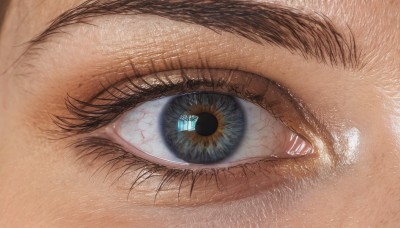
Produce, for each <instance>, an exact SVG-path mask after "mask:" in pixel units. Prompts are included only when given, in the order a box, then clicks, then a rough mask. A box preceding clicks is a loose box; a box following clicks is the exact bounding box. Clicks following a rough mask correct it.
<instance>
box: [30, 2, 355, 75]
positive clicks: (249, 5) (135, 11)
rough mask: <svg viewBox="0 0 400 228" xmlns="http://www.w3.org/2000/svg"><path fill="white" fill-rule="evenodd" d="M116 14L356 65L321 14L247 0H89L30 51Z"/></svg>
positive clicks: (350, 48) (349, 36)
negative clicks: (196, 28) (176, 23)
mask: <svg viewBox="0 0 400 228" xmlns="http://www.w3.org/2000/svg"><path fill="white" fill-rule="evenodd" d="M117 14H122V15H143V14H146V15H156V16H160V17H163V18H167V19H170V20H174V21H179V22H185V23H190V24H198V25H201V26H204V27H206V28H209V29H211V30H213V31H215V32H217V33H221V32H229V33H232V34H235V35H238V36H241V37H244V38H247V39H248V40H251V41H253V42H256V43H259V44H264V43H267V44H270V45H276V46H279V47H283V48H286V49H288V50H289V51H291V52H292V53H293V52H295V53H298V54H300V55H302V56H303V57H304V58H305V59H308V58H310V57H312V58H315V59H317V60H318V61H320V62H322V63H326V64H328V63H330V64H331V65H337V66H342V67H344V68H357V67H358V66H359V65H360V59H359V53H358V50H357V46H356V42H355V39H354V36H353V33H352V32H351V30H350V28H349V27H348V32H347V33H346V34H343V33H340V32H339V31H338V30H337V28H336V27H335V26H334V24H333V23H332V22H331V20H330V19H329V18H328V17H326V16H324V15H323V14H317V13H306V12H303V11H300V10H297V9H294V8H290V7H286V6H285V7H284V6H281V5H277V4H274V3H260V2H256V1H252V0H250V1H245V0H89V1H86V2H84V3H82V4H80V5H78V6H76V7H74V8H72V9H70V10H68V11H66V12H64V13H63V14H61V15H60V16H59V17H57V18H56V19H55V20H54V21H53V22H52V23H51V24H50V26H49V27H48V28H47V29H45V30H44V32H43V33H41V34H40V35H39V36H37V37H36V38H34V39H33V40H31V41H30V47H32V46H35V45H37V44H40V43H43V42H45V41H46V40H47V39H48V38H49V37H51V36H53V35H55V34H57V33H60V32H61V29H62V28H64V27H66V26H69V25H73V24H80V23H83V24H90V21H89V20H90V19H92V18H95V17H99V16H106V15H117Z"/></svg>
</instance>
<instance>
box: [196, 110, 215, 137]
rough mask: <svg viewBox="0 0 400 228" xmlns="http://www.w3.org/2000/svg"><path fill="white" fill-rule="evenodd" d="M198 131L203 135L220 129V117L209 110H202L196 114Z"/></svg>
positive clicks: (208, 134)
mask: <svg viewBox="0 0 400 228" xmlns="http://www.w3.org/2000/svg"><path fill="white" fill-rule="evenodd" d="M196 116H197V117H198V119H197V122H196V128H195V129H196V133H197V134H199V135H201V136H210V135H212V134H214V133H215V132H216V131H217V129H218V119H217V118H216V117H215V116H214V115H212V114H211V113H208V112H201V113H199V114H197V115H196Z"/></svg>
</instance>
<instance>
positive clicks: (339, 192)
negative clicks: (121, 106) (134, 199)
mask: <svg viewBox="0 0 400 228" xmlns="http://www.w3.org/2000/svg"><path fill="white" fill-rule="evenodd" d="M258 1H259V2H264V1H263V0H258ZM81 2H82V1H76V0H66V1H52V0H13V1H12V2H11V4H10V6H9V10H8V13H7V15H6V19H5V24H4V26H3V29H2V31H1V33H0V116H1V112H5V109H6V108H5V105H3V104H5V103H6V102H5V100H6V99H7V91H9V90H10V88H9V87H7V88H6V85H8V84H9V81H10V78H12V76H13V75H12V73H13V72H14V71H13V69H12V66H13V63H14V62H15V61H16V60H17V59H18V57H19V56H20V55H21V54H22V53H23V51H24V50H25V49H24V48H25V46H24V45H21V44H24V43H26V42H27V41H29V40H30V39H31V38H33V37H35V36H36V35H38V34H39V33H40V32H42V31H43V30H44V29H45V28H46V26H47V25H48V24H49V22H50V21H51V20H52V19H54V18H55V17H56V16H58V15H59V14H60V13H62V12H63V11H65V10H66V9H69V8H71V7H73V6H76V5H78V4H79V3H81ZM265 2H266V1H265ZM273 2H277V3H281V4H283V5H288V6H291V7H294V8H299V9H302V10H304V11H309V12H314V11H315V12H321V13H323V14H325V15H326V16H328V17H329V18H331V19H332V21H333V22H334V23H335V25H337V26H338V27H339V28H346V27H347V26H349V27H350V28H351V30H352V32H353V33H354V36H355V39H356V42H357V44H358V45H359V49H360V50H362V53H361V54H362V57H361V58H362V61H364V63H366V64H365V67H363V68H362V70H361V71H360V72H356V73H355V74H356V75H358V76H359V77H360V78H361V79H362V80H363V83H366V84H371V85H374V86H375V88H376V90H377V91H379V94H380V96H381V97H378V98H374V99H378V100H381V103H382V108H379V109H377V108H376V107H374V106H371V107H370V106H369V103H368V102H367V100H368V99H365V100H364V101H365V103H362V104H357V105H360V106H366V108H365V109H366V110H369V112H371V113H374V114H375V115H376V116H379V118H377V119H380V120H382V122H381V123H379V124H378V125H382V127H381V128H379V129H378V130H377V132H373V130H371V128H370V129H369V130H370V132H368V134H369V135H371V137H372V138H370V140H372V142H371V145H375V147H374V148H375V149H369V148H363V149H364V150H365V151H368V153H370V156H368V159H370V160H371V161H370V163H364V164H368V167H361V168H359V169H357V170H358V171H357V172H358V173H357V175H353V176H351V175H350V176H347V177H345V178H344V179H345V180H343V181H342V182H340V183H338V184H337V185H336V186H334V187H332V186H330V185H329V184H327V185H326V186H325V187H321V188H319V189H318V192H313V193H312V194H311V193H310V194H305V195H304V197H303V198H302V199H301V203H299V205H298V206H297V207H298V208H294V209H293V211H296V210H297V212H296V213H294V212H293V213H292V212H291V213H288V214H285V215H282V216H283V217H284V219H281V218H277V219H275V220H276V224H275V225H277V226H279V225H288V226H291V225H292V226H293V225H298V224H299V223H300V224H302V225H303V226H306V227H308V226H326V225H327V224H328V226H329V225H330V226H333V227H342V226H345V227H348V226H352V225H354V226H357V227H358V226H360V227H363V226H364V227H365V226H367V225H371V224H373V225H372V226H376V227H381V226H388V227H394V226H396V225H398V223H399V222H400V213H399V211H400V206H398V205H400V197H399V196H400V181H399V180H400V171H399V170H400V166H399V164H400V45H399V41H400V13H399V9H400V1H399V0H392V1H381V0H353V1H346V0H339V1H330V0H321V1H318V0H312V1H305V0H298V1H296V0H287V1H283V0H282V1H278V0H277V1H273ZM10 67H11V68H10ZM4 69H11V70H9V71H5V70H4ZM368 95H369V94H368V91H365V94H363V96H365V97H367V98H368ZM1 105H2V106H1ZM0 121H1V120H0ZM350 121H351V120H350ZM368 121H369V120H364V122H368ZM0 123H1V122H0ZM364 124H366V125H368V123H364ZM7 130H10V129H5V128H3V129H0V136H5V135H6V134H7V133H6V131H7ZM1 143H2V141H1V139H0V180H1V178H2V177H3V176H6V173H7V170H5V169H3V170H2V166H1V164H2V161H6V160H7V157H6V156H4V155H2V148H1V146H2V144H1ZM3 143H4V142H3ZM376 148H379V150H378V149H376ZM3 164H4V163H3ZM360 170H361V171H360ZM350 173H351V171H350ZM2 175H3V176H2ZM377 186H383V187H377ZM1 192H2V189H1V186H0V193H1ZM0 201H1V196H0ZM28 201H29V199H28ZM33 201H34V200H33ZM71 204H73V202H72V203H71ZM41 206H42V207H46V204H45V203H43V205H41ZM2 207H3V208H2ZM22 207H24V205H23V203H20V205H12V206H9V207H8V208H6V206H4V205H2V204H1V202H0V214H2V211H3V210H4V211H5V210H8V211H13V212H12V213H11V214H10V213H8V216H10V217H12V216H14V217H20V218H21V221H20V222H21V223H22V224H28V223H29V222H30V221H29V219H28V218H29V217H32V218H34V217H36V218H41V217H43V216H44V217H45V216H46V215H36V214H35V212H34V211H31V212H30V214H25V215H20V214H19V213H18V211H19V209H20V208H22ZM249 207H250V206H249ZM4 208H6V209H4ZM66 208H68V207H65V208H63V210H67V209H66ZM71 208H74V207H71ZM65 213H66V214H67V213H68V212H65ZM73 213H77V212H73ZM98 214H101V215H104V213H103V214H102V212H94V213H93V214H92V215H91V216H93V218H91V219H92V220H89V219H88V221H93V220H95V219H98V218H97V217H96V215H98ZM160 216H161V217H162V216H163V215H160ZM0 217H1V216H0ZM149 217H150V216H149ZM75 218H80V217H79V215H76V216H75ZM24 219H25V220H24ZM57 219H59V220H62V218H52V220H53V221H55V220H57ZM81 219H83V218H81ZM100 219H101V218H100ZM137 219H138V220H142V222H143V223H142V225H143V224H146V223H147V222H149V221H148V220H146V218H137ZM254 219H258V221H260V222H262V221H264V220H266V221H267V220H268V221H269V222H271V218H268V215H265V217H264V218H254ZM10 220H12V219H10ZM111 220H112V219H110V218H107V217H106V218H103V220H101V222H98V223H96V224H102V225H104V224H107V226H113V224H112V223H111V224H108V222H110V221H111ZM272 220H274V219H272ZM43 221H45V219H43ZM43 221H42V222H43ZM282 221H283V222H282ZM328 221H329V222H328ZM2 222H3V221H2V219H1V218H0V225H1V224H2ZM113 222H115V223H114V224H116V223H118V224H119V225H121V226H122V225H125V226H128V225H131V224H130V223H124V221H122V220H121V221H113ZM153 222H154V221H153ZM271 223H272V222H271ZM13 224H14V225H16V226H18V223H13ZM38 224H40V223H38ZM156 224H157V221H155V223H154V225H156ZM181 224H183V222H182V223H181ZM19 225H20V224H19ZM41 225H43V226H46V224H45V222H43V223H42V224H41ZM64 225H65V226H66V227H68V226H76V225H78V226H79V225H82V224H79V223H78V224H73V223H66V224H64ZM158 225H159V224H158ZM107 226H106V227H107Z"/></svg>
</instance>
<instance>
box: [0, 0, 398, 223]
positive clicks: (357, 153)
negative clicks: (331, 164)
mask: <svg viewBox="0 0 400 228" xmlns="http://www.w3.org/2000/svg"><path fill="white" fill-rule="evenodd" d="M80 2H81V1H76V0H69V1H62V2H58V1H41V0H29V1H28V0H20V1H16V0H13V1H12V2H11V5H10V8H9V10H8V14H7V15H6V19H5V24H4V26H3V28H2V31H1V36H0V66H1V67H0V69H1V75H0V114H1V118H0V126H1V127H0V180H1V185H0V214H1V216H0V227H153V226H154V227H168V226H175V227H176V226H178V227H179V226H195V227H197V226H199V227H202V226H204V227H213V226H221V225H223V226H225V227H243V226H255V227H256V226H262V227H267V226H271V227H274V226H276V227H282V226H287V227H292V226H304V227H310V226H312V227H366V226H371V227H396V226H397V225H398V224H399V222H400V182H399V180H400V169H399V164H400V46H399V44H398V41H399V40H400V14H399V13H398V9H399V8H400V1H397V0H393V1H384V2H383V1H375V0H367V1H362V0H359V1H358V0H355V1H344V0H343V1H335V2H332V1H307V2H305V1H276V2H278V3H279V4H282V5H288V6H291V7H295V8H300V9H303V10H305V11H307V12H309V11H310V12H311V11H317V12H322V13H323V14H325V15H327V16H328V17H329V18H331V19H332V21H333V22H334V24H335V25H336V26H337V27H338V28H341V29H344V28H346V25H349V27H350V28H351V30H352V32H353V34H354V37H355V39H356V42H357V44H358V47H359V49H360V50H362V61H363V62H364V63H366V64H365V66H364V67H362V68H361V69H357V70H349V69H343V68H340V67H332V66H328V65H325V64H322V63H319V62H318V61H316V60H314V59H309V60H304V59H303V58H302V57H301V56H300V55H297V54H293V53H290V52H289V51H286V50H284V49H281V48H277V47H272V46H269V45H265V46H259V45H257V44H255V43H252V42H250V41H248V40H245V39H243V38H239V37H236V36H233V35H231V34H225V33H223V34H222V35H219V34H216V33H213V32H212V31H210V30H207V29H205V28H203V27H200V26H197V25H187V24H183V23H179V22H174V21H169V20H166V19H161V18H157V17H153V16H108V17H104V18H96V19H95V20H94V21H93V22H94V23H95V24H96V25H97V27H93V26H88V25H86V26H84V25H79V26H71V27H68V28H66V30H65V31H66V32H67V33H69V34H71V35H69V36H65V37H62V38H56V39H54V40H51V42H50V43H49V44H48V45H46V46H45V47H44V48H43V49H42V50H39V52H38V53H39V54H38V55H28V56H27V57H26V59H24V61H23V62H24V63H25V64H16V65H13V62H15V61H16V60H17V59H18V57H19V56H20V55H21V54H22V53H23V51H24V50H25V48H26V47H25V46H24V45H20V44H23V43H24V42H27V41H28V40H29V39H30V38H32V37H34V36H35V35H37V34H38V33H39V32H41V31H43V29H44V28H45V27H46V25H47V24H48V22H49V21H50V20H52V19H53V18H55V17H56V16H58V15H59V14H60V13H62V12H63V11H65V10H66V9H68V8H71V7H73V6H76V5H77V4H79V3H80ZM261 2H262V1H261ZM132 22H135V23H132ZM115 34H118V35H115ZM199 34H200V35H199ZM238 43H240V44H241V45H237V44H238ZM161 51H162V53H164V54H163V56H161V55H160V54H159V53H160V52H161ZM266 53H267V54H266ZM199 56H201V57H202V58H204V59H207V60H209V61H208V62H209V65H210V67H215V68H217V67H218V68H226V69H229V68H235V69H240V70H243V71H248V72H251V73H256V74H259V75H263V76H266V75H268V77H269V78H270V79H271V80H274V81H277V82H280V83H282V84H285V85H286V86H287V87H288V88H289V89H290V90H291V91H293V92H294V93H295V94H296V96H298V97H299V98H300V99H301V100H302V101H304V103H306V105H307V107H308V108H309V109H310V110H312V112H313V113H315V115H316V117H317V118H319V119H320V120H322V121H321V122H323V123H324V124H325V125H326V126H327V130H328V131H329V132H331V134H332V135H333V136H334V138H335V141H334V147H335V151H336V152H337V153H340V154H341V155H342V156H343V157H344V162H343V163H344V164H342V165H341V167H340V168H337V169H329V170H328V171H327V172H325V173H324V175H320V176H319V177H318V178H316V179H315V180H314V179H312V180H310V181H307V182H306V183H305V185H304V186H302V187H301V188H298V190H297V189H296V188H294V190H293V191H298V192H296V194H292V195H291V197H288V198H287V199H280V197H279V192H278V193H277V192H275V193H274V192H272V193H271V192H263V191H261V192H258V193H257V194H253V195H251V196H248V197H245V198H243V197H239V196H238V197H236V198H235V197H234V199H233V200H232V199H230V200H226V201H224V200H222V201H221V202H218V203H212V202H210V203H205V204H203V205H201V206H193V205H183V206H181V207H173V208H168V207H161V206H157V205H153V206H152V205H150V206H149V205H141V204H142V203H141V202H142V201H141V200H144V201H145V200H146V199H142V198H141V196H138V198H139V199H136V200H135V199H130V200H127V197H126V191H123V190H122V189H120V188H119V187H118V186H120V185H118V184H117V185H110V183H111V182H112V178H109V179H106V180H105V179H104V177H105V176H104V175H105V174H104V173H102V172H105V171H100V172H99V173H96V174H95V175H93V171H94V170H96V168H97V166H96V164H93V163H85V162H76V154H74V153H73V151H72V149H70V148H66V147H65V145H66V144H67V143H68V140H51V139H49V138H51V137H50V136H51V135H49V134H50V133H48V132H44V131H42V129H48V128H50V129H51V128H52V127H54V124H53V123H52V121H51V118H50V115H51V114H57V113H63V112H65V106H64V99H65V96H66V94H67V93H73V94H77V95H78V96H82V97H84V96H87V93H88V94H90V93H94V92H95V91H96V90H95V89H96V87H95V86H90V85H94V84H95V85H98V82H99V78H101V77H103V79H104V78H107V77H109V79H110V80H111V81H115V80H116V78H115V77H113V76H111V74H112V73H108V74H106V75H104V74H103V73H104V71H105V69H109V68H110V69H111V70H109V72H113V74H115V72H119V71H120V69H122V68H124V66H126V65H127V63H126V62H127V61H128V60H129V61H134V62H141V61H145V60H146V59H149V58H152V59H155V60H157V59H162V58H176V57H179V58H181V59H184V61H183V62H184V64H185V65H186V66H187V67H189V66H195V65H196V59H198V57H199ZM211 60H212V61H211ZM4 69H8V70H6V71H4ZM99 74H102V76H96V75H99ZM294 75H295V77H294ZM97 89H98V88H97ZM91 166H95V167H91ZM124 181H127V180H122V182H124ZM110 186H111V187H110ZM143 198H144V197H143ZM200 200H203V201H204V199H200Z"/></svg>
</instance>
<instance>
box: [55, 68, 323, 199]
mask: <svg viewBox="0 0 400 228" xmlns="http://www.w3.org/2000/svg"><path fill="white" fill-rule="evenodd" d="M99 94H100V95H97V96H96V97H95V98H94V99H91V101H90V102H86V101H79V100H76V99H73V98H69V99H68V100H67V106H68V110H69V111H70V114H71V115H70V116H66V117H61V116H57V117H56V119H57V124H58V126H59V127H61V130H62V132H63V133H64V134H68V135H69V136H73V135H81V134H84V135H86V137H84V138H83V139H79V140H77V141H76V142H75V143H74V144H73V146H74V148H76V150H77V151H78V152H79V153H80V156H81V157H94V160H99V158H104V159H106V161H105V163H104V164H103V166H109V167H110V172H115V171H116V170H122V171H121V174H120V175H119V177H118V179H119V178H120V177H122V176H124V177H125V176H128V177H130V179H131V184H128V185H130V187H128V189H129V192H135V191H136V192H142V193H143V194H145V195H146V196H148V195H149V193H150V192H153V193H154V199H157V200H161V201H163V202H176V200H178V202H182V201H181V198H182V194H184V193H185V192H187V194H188V195H189V197H188V199H187V200H186V203H189V202H193V203H195V204H199V203H200V204H202V203H207V202H208V201H207V200H204V199H202V198H201V197H200V199H193V193H196V192H202V194H203V193H204V191H206V192H207V191H209V192H210V194H214V195H215V196H216V197H215V201H220V200H229V199H232V198H231V197H230V195H232V194H234V195H235V197H237V198H241V197H245V196H249V195H251V194H255V193H256V192H259V191H261V189H264V190H271V189H272V187H276V186H278V185H282V184H285V183H289V182H291V180H293V179H299V178H300V179H301V178H307V177H308V176H311V175H314V174H315V173H316V172H317V170H318V166H321V164H320V163H321V161H319V160H318V157H319V156H318V155H319V152H322V151H323V150H325V149H326V147H324V145H322V146H320V147H315V146H314V145H316V144H317V143H316V142H321V141H323V140H324V139H323V137H322V136H320V132H319V126H318V124H317V123H318V122H317V121H316V120H315V118H313V116H312V115H311V114H310V113H308V112H307V110H305V109H304V107H303V106H302V105H301V104H298V103H297V101H296V100H295V99H294V98H293V97H292V95H291V94H290V93H288V92H286V91H285V90H284V89H283V88H282V87H280V86H279V85H277V84H275V83H273V82H271V81H269V80H268V79H265V78H262V77H260V76H257V75H253V74H249V73H245V72H240V71H232V70H218V69H193V70H180V71H171V72H161V73H157V74H154V75H148V76H143V77H137V78H135V77H129V78H127V79H125V80H123V81H121V82H119V83H117V84H115V85H111V86H110V87H108V88H106V89H105V90H104V91H103V92H101V93H99ZM166 96H167V97H166ZM165 97H166V98H165ZM318 145H321V144H320V143H319V144H318ZM328 156H329V155H328ZM249 184H250V185H249ZM252 185H254V186H252ZM221 189H224V190H223V191H221ZM217 196H218V197H217ZM160 197H161V198H160ZM195 198H196V197H195ZM206 198H207V197H206ZM146 202H147V201H144V202H143V203H144V204H147V203H146Z"/></svg>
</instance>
